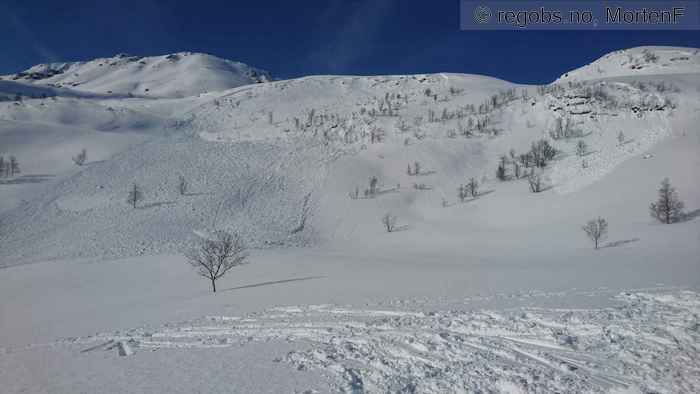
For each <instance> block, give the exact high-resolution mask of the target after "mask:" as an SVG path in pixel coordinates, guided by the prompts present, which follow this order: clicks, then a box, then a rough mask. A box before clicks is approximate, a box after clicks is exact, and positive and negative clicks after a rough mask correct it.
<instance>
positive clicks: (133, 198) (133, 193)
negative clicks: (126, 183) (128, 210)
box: [126, 183, 143, 209]
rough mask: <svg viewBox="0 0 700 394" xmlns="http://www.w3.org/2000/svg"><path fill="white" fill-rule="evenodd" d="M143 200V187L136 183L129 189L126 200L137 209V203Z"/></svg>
mask: <svg viewBox="0 0 700 394" xmlns="http://www.w3.org/2000/svg"><path fill="white" fill-rule="evenodd" d="M141 200H143V192H142V191H141V187H140V186H139V185H137V184H135V183H134V185H133V186H132V187H131V190H129V197H128V199H127V200H126V201H127V202H128V203H129V204H131V206H133V207H134V209H135V208H136V204H137V203H138V202H139V201H141Z"/></svg>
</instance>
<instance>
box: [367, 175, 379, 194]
mask: <svg viewBox="0 0 700 394" xmlns="http://www.w3.org/2000/svg"><path fill="white" fill-rule="evenodd" d="M378 183H379V180H378V179H377V177H376V176H373V177H371V178H370V179H369V195H370V197H374V196H375V195H376V194H377V184H378Z"/></svg>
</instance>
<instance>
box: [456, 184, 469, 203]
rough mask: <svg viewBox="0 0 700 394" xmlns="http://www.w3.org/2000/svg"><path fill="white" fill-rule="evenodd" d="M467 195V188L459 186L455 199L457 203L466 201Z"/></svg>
mask: <svg viewBox="0 0 700 394" xmlns="http://www.w3.org/2000/svg"><path fill="white" fill-rule="evenodd" d="M468 195H469V191H468V190H467V186H464V185H459V187H458V188H457V198H459V201H461V202H464V200H466V199H467V196H468Z"/></svg>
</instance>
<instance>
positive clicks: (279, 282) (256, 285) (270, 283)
mask: <svg viewBox="0 0 700 394" xmlns="http://www.w3.org/2000/svg"><path fill="white" fill-rule="evenodd" d="M323 278H326V277H325V276H305V277H302V278H291V279H282V280H273V281H269V282H261V283H254V284H252V285H243V286H237V287H231V288H228V289H224V290H221V291H230V290H240V289H249V288H252V287H262V286H270V285H279V284H282V283H289V282H301V281H305V280H312V279H323Z"/></svg>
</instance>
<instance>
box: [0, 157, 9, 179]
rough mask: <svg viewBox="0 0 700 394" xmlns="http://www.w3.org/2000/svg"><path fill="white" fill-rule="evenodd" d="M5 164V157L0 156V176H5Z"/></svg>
mask: <svg viewBox="0 0 700 394" xmlns="http://www.w3.org/2000/svg"><path fill="white" fill-rule="evenodd" d="M7 164H9V163H7V162H6V161H5V158H4V157H3V156H0V178H2V177H4V176H5V168H6V166H7Z"/></svg>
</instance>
